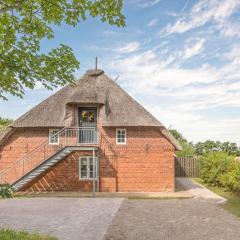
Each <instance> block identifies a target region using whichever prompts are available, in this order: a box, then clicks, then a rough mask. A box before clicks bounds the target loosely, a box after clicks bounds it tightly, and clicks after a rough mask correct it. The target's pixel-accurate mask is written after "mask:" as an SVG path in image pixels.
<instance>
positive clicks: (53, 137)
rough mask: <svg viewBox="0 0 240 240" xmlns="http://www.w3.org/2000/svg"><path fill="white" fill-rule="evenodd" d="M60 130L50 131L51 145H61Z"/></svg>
mask: <svg viewBox="0 0 240 240" xmlns="http://www.w3.org/2000/svg"><path fill="white" fill-rule="evenodd" d="M58 132H59V129H49V144H59V137H58V134H57V133H58Z"/></svg>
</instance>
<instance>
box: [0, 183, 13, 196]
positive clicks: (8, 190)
mask: <svg viewBox="0 0 240 240" xmlns="http://www.w3.org/2000/svg"><path fill="white" fill-rule="evenodd" d="M12 195H13V189H12V187H11V185H10V184H8V183H4V184H0V197H2V198H12Z"/></svg>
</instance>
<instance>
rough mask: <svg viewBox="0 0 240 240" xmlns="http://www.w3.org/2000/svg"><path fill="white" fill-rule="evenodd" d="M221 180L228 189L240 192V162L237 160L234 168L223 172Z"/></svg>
mask: <svg viewBox="0 0 240 240" xmlns="http://www.w3.org/2000/svg"><path fill="white" fill-rule="evenodd" d="M220 181H221V184H222V185H223V186H224V188H226V189H227V190H228V191H231V192H237V193H240V163H239V162H238V161H236V162H235V166H234V168H233V169H232V170H231V171H229V172H227V173H225V174H223V175H222V177H221V180H220Z"/></svg>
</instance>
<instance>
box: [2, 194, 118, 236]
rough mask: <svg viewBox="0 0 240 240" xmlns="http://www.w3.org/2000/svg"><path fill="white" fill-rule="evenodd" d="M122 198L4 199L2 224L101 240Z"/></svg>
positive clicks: (50, 233)
mask: <svg viewBox="0 0 240 240" xmlns="http://www.w3.org/2000/svg"><path fill="white" fill-rule="evenodd" d="M121 203H122V199H121V198H118V199H117V198H112V199H109V198H96V199H93V198H14V199H9V200H1V201H0V228H2V227H4V228H13V229H19V230H28V231H34V232H39V233H43V234H48V235H50V236H55V237H58V238H59V239H61V240H85V239H88V240H89V239H91V240H95V239H96V240H97V239H102V237H103V236H104V233H105V231H106V229H107V227H108V225H109V224H110V223H111V221H112V219H113V218H114V216H115V214H116V212H117V211H118V209H119V207H120V205H121Z"/></svg>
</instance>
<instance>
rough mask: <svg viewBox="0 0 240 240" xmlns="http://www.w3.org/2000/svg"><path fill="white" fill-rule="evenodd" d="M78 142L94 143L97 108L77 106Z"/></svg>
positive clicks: (95, 138) (95, 139)
mask: <svg viewBox="0 0 240 240" xmlns="http://www.w3.org/2000/svg"><path fill="white" fill-rule="evenodd" d="M79 126H80V132H79V142H80V143H96V141H97V134H96V127H97V109H96V108H79Z"/></svg>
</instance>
